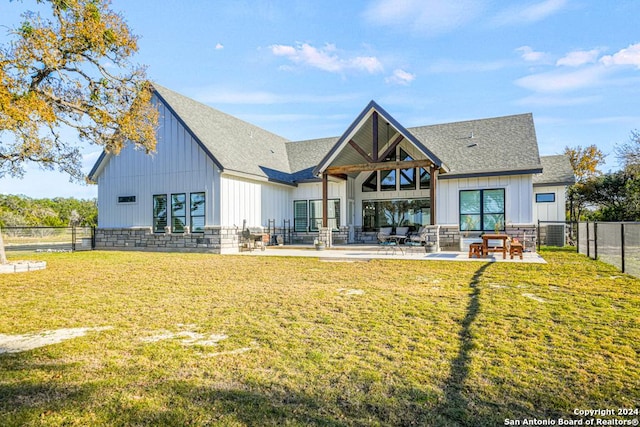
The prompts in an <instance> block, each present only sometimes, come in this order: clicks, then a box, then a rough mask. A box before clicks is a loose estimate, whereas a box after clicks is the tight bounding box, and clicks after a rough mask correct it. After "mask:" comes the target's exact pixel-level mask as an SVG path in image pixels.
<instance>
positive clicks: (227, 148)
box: [154, 84, 291, 178]
mask: <svg viewBox="0 0 640 427" xmlns="http://www.w3.org/2000/svg"><path fill="white" fill-rule="evenodd" d="M154 88H155V89H156V92H157V94H158V95H159V96H160V97H161V98H162V100H164V102H165V104H167V106H168V107H169V108H171V109H172V110H173V111H174V112H175V114H176V115H177V116H178V117H179V118H180V119H181V120H182V121H183V122H184V125H185V126H187V127H188V128H189V129H190V130H191V132H192V133H193V134H194V136H195V137H196V138H197V139H198V140H199V141H200V142H201V143H202V145H204V147H206V149H207V150H208V151H209V152H210V153H211V154H212V155H213V157H214V158H215V160H216V161H217V162H216V163H218V164H219V165H220V166H221V167H222V168H223V169H224V170H230V171H237V172H243V173H248V174H253V175H258V176H262V177H266V178H269V177H270V176H269V175H270V172H269V171H278V172H284V173H285V174H288V173H290V172H291V171H290V169H289V161H288V156H287V150H286V146H285V143H286V142H287V140H286V139H285V138H282V137H281V136H278V135H275V134H273V133H271V132H268V131H266V130H264V129H262V128H259V127H258V126H254V125H252V124H250V123H247V122H245V121H243V120H240V119H238V118H237V117H233V116H231V115H229V114H226V113H223V112H222V111H219V110H216V109H215V108H212V107H209V106H207V105H204V104H201V103H199V102H197V101H195V100H193V99H191V98H187V97H186V96H184V95H181V94H179V93H177V92H174V91H172V90H169V89H167V88H165V87H162V86H160V85H157V84H154ZM279 178H282V177H279Z"/></svg>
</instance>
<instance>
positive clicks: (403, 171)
mask: <svg viewBox="0 0 640 427" xmlns="http://www.w3.org/2000/svg"><path fill="white" fill-rule="evenodd" d="M446 171H447V167H446V166H445V165H444V164H443V162H442V161H441V160H440V159H439V158H438V157H437V156H436V155H435V154H434V153H433V152H431V151H430V150H429V149H428V148H427V147H425V146H424V144H422V143H421V142H420V141H419V140H417V139H416V138H415V137H414V136H413V135H412V134H411V132H409V131H408V130H407V129H405V128H404V127H403V126H402V125H401V124H400V123H398V122H397V121H396V120H395V119H394V118H393V117H391V116H390V115H389V114H388V113H387V112H386V111H385V110H384V109H382V108H381V107H380V106H379V105H377V104H376V103H375V102H373V101H371V103H370V104H369V105H368V106H367V108H365V109H364V110H363V111H362V113H361V114H360V115H359V116H358V118H357V119H356V120H355V121H354V122H353V124H352V125H351V126H350V127H349V128H348V129H347V131H346V132H345V133H344V134H343V135H342V137H340V139H339V140H338V141H337V143H336V144H335V145H334V146H333V148H332V149H331V150H330V151H329V152H328V153H327V155H326V156H325V157H324V159H322V161H321V162H320V163H319V164H318V165H317V167H316V168H314V170H313V175H315V176H316V177H319V178H321V180H322V214H321V224H319V225H320V226H319V227H318V228H319V240H320V241H322V242H324V243H325V244H326V246H327V247H332V246H333V242H332V232H333V231H335V223H334V224H332V221H331V219H330V217H331V216H330V215H329V212H328V208H329V203H328V202H329V195H328V194H329V191H328V187H329V181H333V182H336V181H342V182H345V183H346V184H345V185H346V188H347V191H346V196H347V203H348V204H349V206H353V207H355V208H356V209H355V212H357V211H359V212H362V216H361V217H357V218H356V217H355V215H353V214H348V215H347V220H348V222H349V224H348V225H349V226H350V227H354V226H355V227H358V228H359V230H360V231H361V232H363V233H367V232H369V233H375V232H377V231H379V230H380V228H382V227H389V226H391V227H393V228H396V227H399V226H409V227H407V228H409V229H410V230H411V231H416V230H417V229H418V228H420V227H421V226H426V225H434V224H435V223H436V215H435V208H436V184H437V177H438V174H439V173H441V172H446ZM387 205H388V206H387ZM404 205H406V206H404ZM403 206H404V207H405V208H406V209H404V210H403V209H401V207H403ZM409 210H411V211H412V212H414V214H413V215H410V217H405V215H401V216H402V218H399V215H393V214H395V213H397V212H399V211H403V212H404V211H407V212H408V211H409ZM355 212H354V213H355ZM388 213H391V215H388ZM387 217H388V218H387ZM354 240H355V241H357V240H359V239H353V237H352V238H351V239H350V241H352V242H353V241H354Z"/></svg>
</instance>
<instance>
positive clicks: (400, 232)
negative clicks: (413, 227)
mask: <svg viewBox="0 0 640 427" xmlns="http://www.w3.org/2000/svg"><path fill="white" fill-rule="evenodd" d="M396 236H405V238H404V239H401V242H400V243H404V242H405V240H406V238H407V237H409V227H396Z"/></svg>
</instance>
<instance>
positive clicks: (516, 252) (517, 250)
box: [509, 242, 523, 259]
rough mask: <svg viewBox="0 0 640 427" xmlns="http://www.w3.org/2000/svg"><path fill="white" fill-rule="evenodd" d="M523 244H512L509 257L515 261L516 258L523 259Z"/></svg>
mask: <svg viewBox="0 0 640 427" xmlns="http://www.w3.org/2000/svg"><path fill="white" fill-rule="evenodd" d="M522 249H523V247H522V243H520V242H511V247H510V248H509V256H510V257H511V259H513V257H514V256H519V257H520V259H522Z"/></svg>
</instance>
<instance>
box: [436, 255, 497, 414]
mask: <svg viewBox="0 0 640 427" xmlns="http://www.w3.org/2000/svg"><path fill="white" fill-rule="evenodd" d="M490 265H492V263H486V264H483V265H482V266H481V267H480V268H479V269H478V270H477V271H476V272H475V274H474V275H473V277H472V279H471V282H470V283H469V287H470V288H471V294H470V295H469V303H468V304H467V310H466V315H465V317H464V319H463V320H462V323H461V329H460V332H459V333H458V337H459V340H460V348H459V350H458V355H457V356H456V358H455V359H453V360H452V361H451V369H450V371H449V377H448V378H447V380H446V381H445V383H444V393H445V397H444V402H443V403H442V405H441V407H440V408H439V410H438V411H436V412H437V413H438V414H439V415H440V417H442V418H444V419H445V420H446V422H445V423H443V424H442V425H462V426H467V425H468V426H481V425H495V424H496V418H495V417H491V418H487V417H486V416H483V415H481V414H479V413H478V412H477V411H475V410H474V408H473V405H470V402H469V401H468V399H467V398H466V397H465V382H466V380H467V377H468V376H469V365H470V364H471V351H472V349H473V348H474V342H473V337H472V335H471V327H472V325H473V322H474V321H475V320H476V317H477V316H478V313H479V311H480V286H479V285H480V280H481V279H482V275H483V274H484V273H485V271H486V270H487V268H488V267H489V266H490ZM468 391H469V390H467V392H468Z"/></svg>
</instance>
